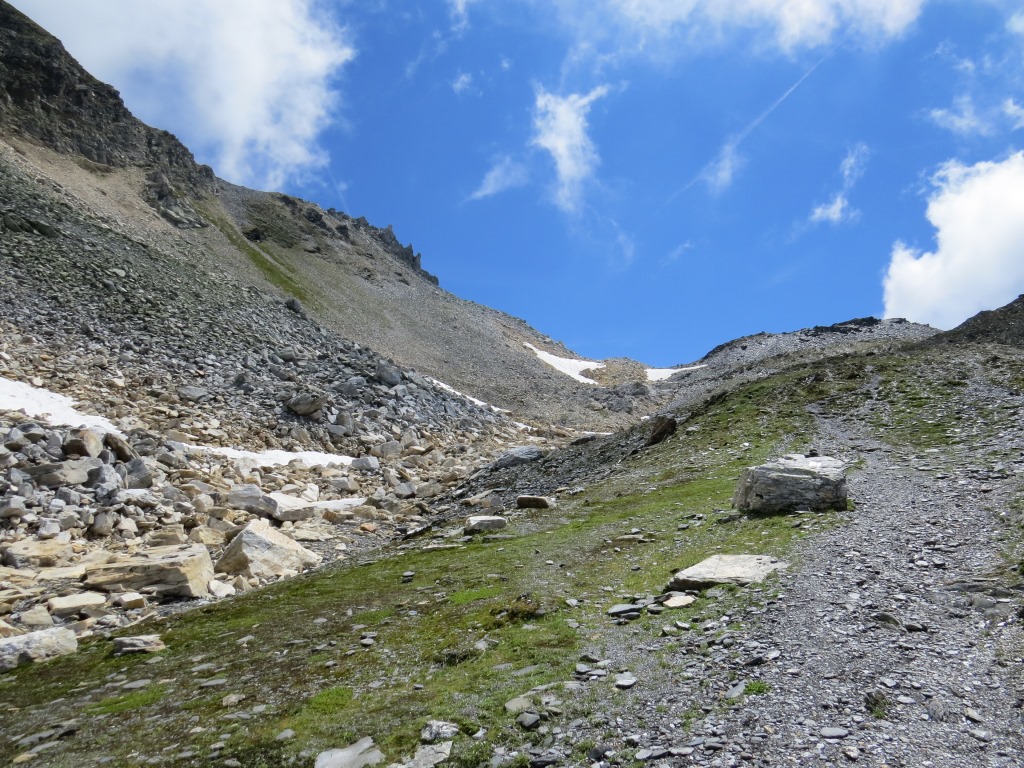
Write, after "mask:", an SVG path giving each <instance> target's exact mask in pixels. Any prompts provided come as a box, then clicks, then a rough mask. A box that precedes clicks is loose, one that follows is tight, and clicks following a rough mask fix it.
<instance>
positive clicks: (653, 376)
mask: <svg viewBox="0 0 1024 768" xmlns="http://www.w3.org/2000/svg"><path fill="white" fill-rule="evenodd" d="M707 367H708V366H707V363H704V364H702V365H691V366H688V367H686V368H648V369H647V380H648V381H665V379H669V378H671V377H672V374H674V373H679V372H680V371H696V370H697V369H698V368H707Z"/></svg>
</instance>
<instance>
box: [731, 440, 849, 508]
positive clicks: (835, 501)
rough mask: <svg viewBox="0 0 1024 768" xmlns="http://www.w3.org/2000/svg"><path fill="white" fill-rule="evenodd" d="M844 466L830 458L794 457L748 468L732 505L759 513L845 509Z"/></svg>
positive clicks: (741, 476)
mask: <svg viewBox="0 0 1024 768" xmlns="http://www.w3.org/2000/svg"><path fill="white" fill-rule="evenodd" d="M843 466H844V465H843V463H842V462H841V461H839V460H838V459H833V458H830V457H827V456H814V457H805V456H801V455H799V454H793V455H789V456H784V457H782V458H781V459H778V460H777V461H772V462H768V463H767V464H762V465H761V466H757V467H748V468H747V469H745V470H744V471H743V474H742V475H740V480H739V484H738V485H737V487H736V493H735V494H734V495H733V499H732V503H733V506H734V507H736V509H739V510H742V511H744V512H753V513H760V514H771V513H776V512H792V511H795V510H798V509H806V510H812V511H823V510H829V509H846V503H847V491H846V474H845V472H844V471H843Z"/></svg>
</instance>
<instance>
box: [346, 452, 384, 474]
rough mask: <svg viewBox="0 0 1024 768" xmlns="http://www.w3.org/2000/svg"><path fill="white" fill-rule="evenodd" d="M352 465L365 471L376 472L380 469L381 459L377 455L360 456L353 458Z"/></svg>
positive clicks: (353, 467)
mask: <svg viewBox="0 0 1024 768" xmlns="http://www.w3.org/2000/svg"><path fill="white" fill-rule="evenodd" d="M351 467H352V469H357V470H362V471H364V472H376V471H377V470H378V469H380V459H378V458H377V457H376V456H360V457H359V458H357V459H353V460H352V464H351Z"/></svg>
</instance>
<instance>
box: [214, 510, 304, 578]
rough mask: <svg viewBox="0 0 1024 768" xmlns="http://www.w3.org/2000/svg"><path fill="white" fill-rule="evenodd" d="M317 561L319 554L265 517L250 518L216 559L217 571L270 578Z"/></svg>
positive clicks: (293, 571)
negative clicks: (250, 520) (281, 530)
mask: <svg viewBox="0 0 1024 768" xmlns="http://www.w3.org/2000/svg"><path fill="white" fill-rule="evenodd" d="M319 562H320V556H319V555H317V554H316V553H314V552H310V551H309V550H308V549H306V548H305V547H303V546H302V545H301V544H299V543H298V542H296V541H294V540H292V539H289V538H288V537H287V536H285V535H284V534H283V533H281V532H280V531H278V530H277V529H275V528H272V527H271V525H270V523H269V522H267V521H266V520H253V521H252V522H250V523H249V524H248V525H246V526H245V528H243V529H242V531H241V532H240V533H239V534H238V535H237V536H235V538H233V539H232V540H231V543H230V544H228V546H227V547H226V548H225V550H224V554H223V555H221V558H220V560H218V561H217V572H218V573H231V574H241V575H243V576H247V577H252V576H255V577H257V578H260V579H270V578H276V577H278V576H283V575H285V574H288V573H297V572H298V571H301V570H302V569H303V568H309V567H312V566H314V565H317V564H318V563H319Z"/></svg>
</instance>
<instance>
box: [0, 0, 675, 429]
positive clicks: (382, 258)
mask: <svg viewBox="0 0 1024 768" xmlns="http://www.w3.org/2000/svg"><path fill="white" fill-rule="evenodd" d="M0 138H2V139H3V142H4V143H5V145H6V146H8V147H11V148H12V149H13V151H15V152H16V153H17V154H18V156H19V158H20V162H17V163H10V162H8V163H5V165H7V173H8V184H13V185H14V187H13V188H12V189H11V190H10V192H12V193H13V192H14V189H16V188H21V189H22V193H19V194H10V193H9V194H8V196H7V198H6V199H5V201H4V206H5V208H4V210H5V212H6V213H7V214H9V215H10V216H11V217H13V218H11V220H10V221H11V224H10V226H9V227H8V230H9V231H20V228H21V227H23V226H28V229H29V231H33V230H32V225H31V224H28V225H26V224H25V222H26V221H27V222H35V223H36V224H39V225H40V226H41V227H43V228H44V229H48V231H50V232H51V233H60V237H59V238H58V240H64V241H65V242H66V241H67V240H68V239H69V238H75V237H78V236H79V233H76V232H75V231H74V229H75V228H74V227H73V226H70V225H71V224H72V222H73V220H74V218H75V217H77V216H84V217H85V218H86V219H88V220H91V221H95V222H96V223H97V224H99V225H100V226H102V227H105V228H107V229H109V230H111V231H115V232H117V233H118V234H120V235H122V236H123V237H124V242H123V243H122V244H120V252H119V254H118V255H119V257H120V262H121V266H122V268H126V269H127V268H128V267H129V266H131V264H132V263H133V262H135V261H136V260H139V261H146V260H147V259H151V258H152V254H151V253H147V249H151V250H152V251H154V252H160V253H168V254H177V255H178V256H179V257H180V258H187V259H188V260H189V261H193V262H196V263H198V264H202V265H206V266H207V267H208V268H212V269H216V270H218V271H219V272H220V273H221V279H226V280H230V281H232V282H233V283H236V284H237V285H239V286H242V287H244V286H252V287H255V288H258V289H259V290H261V291H264V292H267V293H269V294H271V295H275V296H278V297H281V298H282V299H284V298H288V297H293V298H297V299H298V300H300V301H301V302H302V303H303V306H304V307H305V308H306V310H307V312H309V313H310V314H311V316H315V317H316V318H317V319H318V320H319V321H320V322H322V323H323V324H324V325H325V326H326V327H328V328H330V329H331V330H333V331H334V332H336V333H338V334H340V335H341V336H343V337H344V338H347V339H351V340H353V341H356V342H358V343H360V344H365V345H367V346H370V347H371V348H373V349H374V350H376V351H377V352H378V353H380V354H383V355H386V356H388V357H391V358H393V359H394V360H395V361H397V362H399V363H400V364H402V365H403V366H405V367H407V368H415V369H417V370H419V371H420V372H421V373H424V374H428V375H432V376H434V377H436V378H443V379H444V380H445V381H446V383H448V384H450V385H451V386H453V387H455V388H457V389H459V390H460V391H463V392H466V393H467V394H471V395H473V396H475V397H477V398H479V399H482V400H485V401H487V402H490V403H493V404H494V405H497V406H500V407H503V408H507V409H512V410H515V411H516V412H517V413H518V414H520V417H521V418H523V419H529V420H531V421H534V422H536V423H551V422H556V423H563V424H566V425H570V426H577V427H595V426H596V427H601V426H616V425H622V424H625V423H627V422H628V421H629V419H630V418H631V417H630V414H629V411H633V410H636V411H637V412H638V413H646V412H648V411H649V410H650V409H651V408H652V407H653V406H654V405H655V403H656V399H655V398H654V393H653V392H651V391H648V390H647V389H645V388H643V387H640V388H639V389H638V388H635V387H634V388H629V389H628V391H625V390H624V391H622V392H617V391H615V386H616V385H618V384H622V383H623V382H622V381H614V382H607V384H608V385H610V386H608V387H603V386H602V387H595V386H592V385H587V384H581V383H579V382H576V381H573V380H572V379H568V378H567V377H565V376H563V375H561V374H559V373H558V372H557V371H554V370H552V369H551V368H550V367H549V366H546V365H545V364H544V363H542V362H540V361H539V360H538V359H537V357H536V355H534V354H533V353H532V352H531V351H530V350H528V349H527V348H525V347H524V343H531V344H533V345H534V346H536V347H538V348H541V349H545V350H547V351H549V352H552V353H555V354H558V355H560V356H565V357H572V356H573V355H572V353H571V352H569V351H568V350H565V349H564V348H562V347H561V345H559V344H557V343H555V342H553V341H552V340H551V339H549V338H547V337H545V336H543V335H542V334H540V333H538V332H536V331H535V330H533V329H532V328H530V327H529V326H527V325H526V324H525V323H523V322H522V321H520V320H517V319H516V318H513V317H510V316H508V315H504V314H502V313H500V312H496V311H494V310H491V309H488V308H486V307H483V306H480V305H477V304H474V303H472V302H467V301H464V300H461V299H458V298H456V297H455V296H452V295H451V294H449V293H447V292H445V291H444V290H442V289H441V288H439V287H438V285H437V282H438V281H437V279H436V278H435V277H433V276H432V275H430V274H429V273H427V272H426V271H425V270H424V269H423V268H422V265H421V259H420V255H419V254H417V253H415V252H414V251H413V249H412V247H411V246H407V245H402V244H401V242H400V241H399V240H398V239H397V237H396V235H395V234H394V232H393V231H392V230H391V228H390V227H385V228H379V227H376V226H373V225H372V224H370V223H368V222H366V221H365V220H364V219H361V218H352V217H351V216H349V215H347V214H345V213H343V212H339V211H336V210H333V209H328V210H324V209H322V208H320V207H319V206H317V205H316V204H314V203H310V202H306V201H303V200H298V199H295V198H292V197H289V196H286V195H281V194H274V193H263V192H256V191H254V190H249V189H244V188H241V187H238V186H235V185H232V184H229V183H227V182H224V181H222V180H220V179H217V178H216V176H215V175H214V173H213V171H212V169H210V168H209V167H207V166H200V165H198V164H196V162H195V160H194V159H193V157H192V155H191V153H190V152H189V151H188V150H187V149H186V148H185V147H184V146H182V145H181V143H180V142H179V141H178V140H177V139H176V138H175V137H174V136H172V135H170V134H168V133H167V132H165V131H160V130H156V129H153V128H150V127H148V126H146V125H144V124H142V123H141V122H140V121H138V120H137V119H136V118H134V117H133V116H132V115H131V114H130V113H129V112H128V111H127V110H126V109H125V107H124V105H123V103H122V102H121V99H120V97H119V95H118V93H117V91H115V90H114V89H113V88H111V87H110V86H108V85H105V84H103V83H100V82H98V81H97V80H96V79H95V78H93V77H92V76H90V75H89V74H88V73H87V72H85V71H84V70H83V69H82V68H81V67H80V66H79V65H78V63H77V62H75V61H74V59H72V58H71V57H70V56H69V55H68V54H67V52H66V51H65V50H64V49H63V47H62V46H61V45H60V42H59V41H57V40H56V39H55V38H53V37H52V36H50V35H48V34H47V33H46V32H45V31H43V30H42V29H40V28H39V27H37V26H36V25H34V24H33V23H32V22H31V21H29V20H28V19H27V18H25V17H24V16H23V15H22V14H20V13H19V12H18V11H16V10H14V9H13V8H11V7H10V6H9V5H8V4H6V3H0ZM15 177H17V179H18V181H17V182H15ZM54 184H56V185H58V186H59V188H60V191H59V197H60V201H61V202H60V203H59V204H58V203H57V202H56V201H55V200H54V201H51V200H49V199H47V198H48V197H49V194H50V192H49V191H44V190H46V188H47V187H50V188H51V191H52V187H53V185H54ZM40 188H42V189H40ZM37 195H40V199H39V200H38V201H36V202H37V203H41V204H42V205H38V204H36V205H29V204H28V201H29V200H31V199H32V198H34V197H36V196H37ZM26 206H27V207H26ZM66 219H68V220H67V221H65V220H66Z"/></svg>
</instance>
